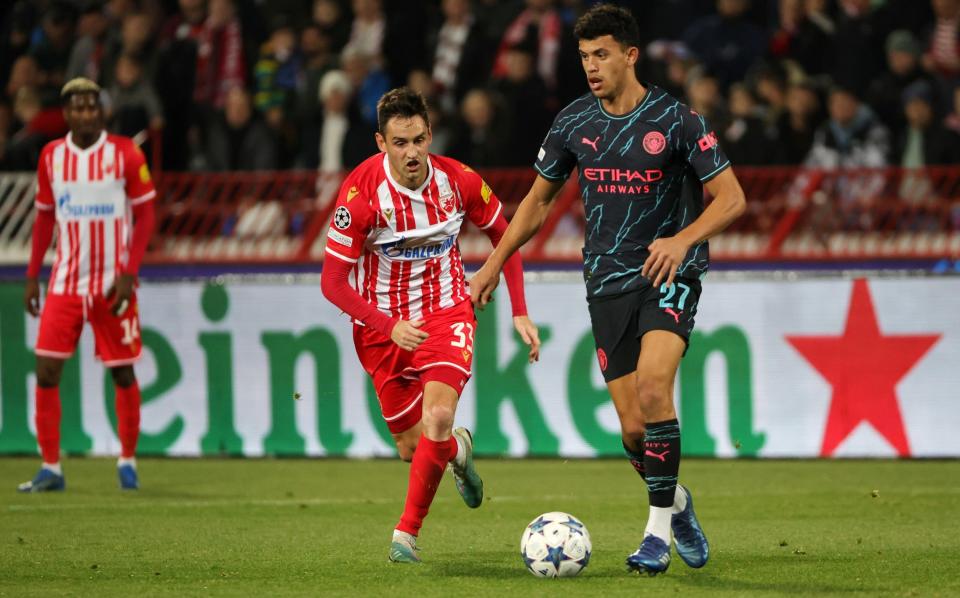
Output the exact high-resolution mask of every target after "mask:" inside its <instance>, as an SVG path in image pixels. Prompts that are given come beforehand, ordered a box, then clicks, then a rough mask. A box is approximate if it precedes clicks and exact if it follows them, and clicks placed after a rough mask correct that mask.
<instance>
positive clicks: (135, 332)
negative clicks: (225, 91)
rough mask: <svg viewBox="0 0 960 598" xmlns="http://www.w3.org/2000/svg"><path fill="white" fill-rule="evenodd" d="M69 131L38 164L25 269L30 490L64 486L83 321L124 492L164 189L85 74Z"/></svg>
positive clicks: (67, 99) (71, 101)
mask: <svg viewBox="0 0 960 598" xmlns="http://www.w3.org/2000/svg"><path fill="white" fill-rule="evenodd" d="M61 99H62V101H63V113H64V117H65V118H66V121H67V124H68V125H69V127H70V132H69V133H68V134H67V136H66V137H64V138H62V139H57V140H55V141H52V142H50V143H49V144H47V146H46V147H44V148H43V152H41V154H40V164H39V165H38V168H37V196H36V208H37V217H36V220H35V222H34V226H33V247H32V251H31V254H30V264H29V266H28V267H27V284H26V292H25V297H24V299H25V303H26V308H27V311H28V312H29V313H30V315H32V316H37V315H38V314H39V315H40V329H39V333H38V335H37V345H36V349H35V352H36V355H37V368H36V372H37V389H36V401H37V409H36V426H37V441H38V443H39V444H40V452H41V454H42V457H43V466H42V467H41V468H40V471H39V473H37V475H36V477H35V478H34V479H33V480H32V481H30V482H25V483H24V484H21V485H20V487H19V489H20V490H21V491H23V492H43V491H48V490H63V489H64V488H65V486H66V484H65V479H64V476H63V471H62V470H61V467H60V395H59V389H58V387H59V384H60V376H61V373H62V371H63V364H64V361H65V360H66V359H67V358H68V357H70V355H72V354H73V351H74V350H75V349H76V346H77V341H78V340H79V338H80V332H81V330H82V329H83V324H84V322H90V325H91V327H92V328H93V333H94V338H95V347H96V354H97V357H98V358H99V359H100V360H101V361H102V362H103V363H104V365H106V366H107V367H108V368H110V373H111V374H112V376H113V381H114V385H115V388H116V411H117V432H118V436H119V438H120V445H121V453H120V460H119V461H118V464H117V472H118V476H119V479H120V486H121V487H122V488H127V489H136V488H137V487H138V485H139V484H138V479H137V471H136V461H135V458H134V456H135V451H136V446H137V437H138V435H139V431H140V388H139V386H138V385H137V379H136V377H135V376H134V372H133V363H134V362H136V361H137V359H139V357H140V351H141V342H140V319H139V314H138V311H137V295H136V291H135V289H134V287H135V286H136V278H137V269H138V268H139V265H140V260H141V258H142V257H143V254H144V252H145V251H146V248H147V243H148V242H149V240H150V234H151V232H152V230H153V223H154V213H153V201H152V200H153V198H154V196H155V195H156V191H155V189H154V186H153V181H152V180H151V178H150V171H149V169H148V168H147V165H146V162H145V159H144V155H143V152H141V151H140V149H139V148H138V147H137V146H136V145H135V144H134V143H133V141H132V140H131V139H129V138H127V137H121V136H119V135H110V134H108V133H107V132H106V130H105V129H104V119H103V107H102V105H101V102H100V88H99V87H98V86H97V84H96V83H94V82H93V81H90V80H88V79H84V78H77V79H73V80H71V81H69V82H68V83H67V84H66V85H64V87H63V90H62V92H61ZM55 227H56V229H57V232H58V237H57V239H58V240H57V255H56V259H55V261H54V263H53V269H52V270H51V272H50V281H49V283H48V285H47V294H46V297H45V299H44V302H43V309H42V311H41V309H40V285H39V282H38V276H39V274H40V267H41V264H42V262H43V255H44V253H46V251H47V248H48V247H49V245H50V241H51V239H52V237H53V230H54V228H55Z"/></svg>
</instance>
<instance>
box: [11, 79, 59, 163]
mask: <svg viewBox="0 0 960 598" xmlns="http://www.w3.org/2000/svg"><path fill="white" fill-rule="evenodd" d="M13 113H14V115H16V119H17V120H18V121H19V122H20V123H21V125H22V126H21V127H20V129H19V130H18V131H17V132H16V133H14V135H13V136H12V137H11V138H10V140H9V141H8V143H7V147H6V151H5V156H4V162H5V165H6V167H7V168H8V169H10V170H31V169H32V168H33V167H34V165H35V164H36V163H37V160H39V158H40V151H41V150H42V149H43V146H44V145H46V144H47V142H49V141H51V140H52V139H55V138H56V137H60V136H62V135H65V134H66V133H67V126H66V122H65V121H64V119H63V113H62V111H61V110H60V108H59V106H57V107H50V108H44V107H43V104H42V103H41V100H40V95H39V94H38V93H37V91H36V90H35V89H34V88H32V87H21V88H20V89H19V90H17V95H16V98H15V100H14V104H13Z"/></svg>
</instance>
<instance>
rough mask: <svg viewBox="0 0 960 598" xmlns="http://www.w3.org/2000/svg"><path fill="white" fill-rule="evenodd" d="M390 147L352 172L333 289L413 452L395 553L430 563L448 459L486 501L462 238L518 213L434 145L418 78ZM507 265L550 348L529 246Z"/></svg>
mask: <svg viewBox="0 0 960 598" xmlns="http://www.w3.org/2000/svg"><path fill="white" fill-rule="evenodd" d="M377 117H378V125H379V132H378V133H377V134H376V137H377V145H378V146H379V147H380V150H381V152H383V153H380V154H377V155H375V156H373V157H371V158H369V159H367V160H366V161H365V162H363V163H362V164H360V166H358V167H357V168H356V169H354V171H353V172H351V173H350V175H349V176H348V177H347V178H346V180H345V181H344V183H343V185H342V187H341V189H340V193H339V196H338V197H337V204H336V207H335V209H334V213H333V219H332V222H331V224H330V228H329V231H328V233H327V246H326V258H325V260H324V264H323V274H322V276H321V286H322V289H323V294H324V295H325V296H326V297H327V298H328V299H329V300H330V301H331V302H333V303H334V304H335V305H336V306H337V307H339V308H340V309H342V310H343V311H344V312H345V313H346V314H347V315H349V316H350V317H351V318H352V319H353V321H354V323H355V326H354V335H353V337H354V343H355V345H356V349H357V355H358V356H359V358H360V362H361V364H362V365H363V367H364V369H365V370H366V371H367V373H368V374H369V375H370V376H371V378H373V383H374V388H375V389H376V391H377V397H378V398H379V400H380V408H381V411H382V412H383V417H384V419H385V420H386V422H387V426H388V427H389V428H390V432H391V433H392V434H393V437H394V440H395V442H396V444H397V449H398V451H399V453H400V457H401V458H402V459H403V460H405V461H410V462H411V466H410V480H409V485H408V488H407V499H406V505H405V507H404V512H403V516H402V517H401V519H400V523H399V524H398V525H397V527H396V529H395V531H394V536H393V542H392V543H391V547H390V560H392V561H394V562H419V560H420V558H419V556H418V554H417V553H418V550H417V547H416V537H417V535H418V533H419V531H420V527H421V525H422V524H423V519H424V517H425V516H426V514H427V511H428V510H429V508H430V504H431V503H432V501H433V497H434V494H435V493H436V490H437V487H438V485H439V483H440V479H441V477H442V476H443V471H444V469H445V468H446V466H447V463H450V464H451V465H452V470H453V474H454V478H455V481H456V482H457V489H458V490H459V491H460V494H461V495H462V496H463V499H464V502H466V503H467V505H468V506H469V507H471V508H476V507H478V506H480V504H481V502H482V500H483V482H482V480H481V479H480V476H479V475H478V474H477V472H476V469H475V468H474V466H473V457H472V452H473V440H472V438H471V436H470V433H469V432H468V431H467V430H466V429H465V428H456V429H454V428H453V420H454V414H455V412H456V407H457V402H458V400H459V398H460V393H461V391H462V390H463V387H464V385H465V384H466V382H467V380H469V379H470V375H471V365H472V362H473V339H474V331H475V330H476V318H475V316H474V313H473V305H472V303H471V302H470V294H469V292H468V291H467V290H466V279H465V277H464V271H463V263H462V262H461V259H460V250H459V247H458V246H457V237H458V235H459V234H460V228H461V226H462V225H463V223H464V220H470V222H472V223H473V224H475V225H476V226H477V227H478V228H480V229H481V230H483V231H484V232H485V233H486V234H487V235H488V236H489V237H490V239H491V241H492V242H493V243H494V245H496V243H498V242H499V240H500V237H501V235H502V234H503V231H504V230H506V228H507V221H506V220H505V219H504V217H503V215H502V214H501V211H502V206H501V204H500V200H499V199H497V196H496V194H494V193H493V191H492V190H491V189H490V187H489V186H488V185H487V184H486V183H485V182H484V181H483V179H482V178H480V175H478V174H477V173H476V172H474V171H473V170H472V169H470V168H469V167H467V166H466V165H464V164H461V163H460V162H457V161H456V160H452V159H450V158H445V157H443V156H437V155H433V154H430V153H428V150H429V146H430V141H431V131H430V121H429V117H428V115H427V109H426V106H425V104H424V101H423V98H422V97H421V96H420V95H419V94H417V93H416V92H414V91H412V90H410V89H408V88H400V89H395V90H392V91H390V92H387V93H386V94H385V95H384V96H383V97H382V98H381V99H380V102H379V103H378V105H377ZM511 259H512V261H510V262H508V263H507V264H506V265H505V267H504V275H505V277H506V280H507V287H508V289H509V293H510V303H511V305H512V307H513V316H514V318H513V319H514V326H515V328H516V329H517V331H518V332H519V333H520V335H521V337H522V338H523V340H524V342H526V343H527V344H528V345H529V346H530V353H529V359H530V361H531V362H533V361H535V360H537V359H538V357H539V351H540V340H539V336H538V331H537V328H536V326H534V324H533V322H531V321H530V318H528V317H527V314H526V305H525V301H524V295H523V266H522V264H521V262H520V259H519V254H514V256H513V258H511Z"/></svg>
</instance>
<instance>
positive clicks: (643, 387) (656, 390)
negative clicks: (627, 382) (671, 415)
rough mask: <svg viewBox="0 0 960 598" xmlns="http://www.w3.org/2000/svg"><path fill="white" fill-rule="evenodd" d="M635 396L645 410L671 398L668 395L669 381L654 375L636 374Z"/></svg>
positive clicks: (671, 398)
mask: <svg viewBox="0 0 960 598" xmlns="http://www.w3.org/2000/svg"><path fill="white" fill-rule="evenodd" d="M637 397H638V398H639V400H640V404H641V405H643V406H644V408H645V410H646V409H647V408H649V407H651V406H657V405H660V404H662V403H664V402H670V401H672V400H673V397H671V396H670V383H669V382H667V381H664V380H659V379H657V378H655V377H646V378H644V377H640V376H637Z"/></svg>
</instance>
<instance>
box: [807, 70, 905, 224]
mask: <svg viewBox="0 0 960 598" xmlns="http://www.w3.org/2000/svg"><path fill="white" fill-rule="evenodd" d="M827 109H828V112H829V115H830V118H829V120H828V121H827V122H826V123H824V124H822V125H821V126H820V127H819V128H818V129H817V132H816V133H815V134H814V139H813V147H812V148H811V149H810V153H809V154H808V155H807V160H806V163H805V165H806V166H807V167H810V168H815V169H824V170H829V171H838V172H836V173H835V174H831V175H830V176H828V177H827V178H826V179H825V180H824V181H823V182H822V184H821V187H820V189H819V190H818V191H817V192H816V193H815V194H814V196H813V200H814V209H813V211H812V212H811V216H810V217H811V222H810V225H811V226H812V228H813V230H815V231H817V233H818V234H819V235H820V236H821V239H822V240H825V239H826V238H827V237H828V235H829V233H830V232H831V231H833V230H836V229H837V228H838V227H839V228H842V229H845V230H851V229H852V230H869V229H871V228H872V227H873V226H874V222H875V218H876V211H875V210H874V203H875V201H876V199H877V197H878V196H879V195H880V193H881V192H882V190H883V187H884V185H885V184H886V177H884V176H883V175H882V174H877V173H870V172H859V170H860V169H863V168H879V167H883V166H887V164H888V159H889V156H890V133H889V131H887V129H886V127H884V126H883V124H882V123H880V121H879V120H878V119H877V117H876V116H875V115H874V114H873V112H872V111H871V110H870V108H869V107H867V106H866V105H865V104H863V103H862V102H861V101H860V99H859V98H858V97H857V95H856V94H855V93H854V91H853V90H852V89H850V88H844V87H841V86H836V87H834V88H833V89H832V90H831V91H830V96H829V99H828V107H827ZM806 184H807V182H806V177H803V176H801V177H799V178H798V179H797V180H796V181H795V183H794V185H795V186H796V187H797V188H803V187H805V186H806Z"/></svg>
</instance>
